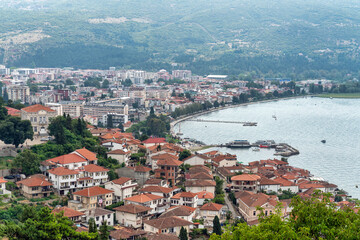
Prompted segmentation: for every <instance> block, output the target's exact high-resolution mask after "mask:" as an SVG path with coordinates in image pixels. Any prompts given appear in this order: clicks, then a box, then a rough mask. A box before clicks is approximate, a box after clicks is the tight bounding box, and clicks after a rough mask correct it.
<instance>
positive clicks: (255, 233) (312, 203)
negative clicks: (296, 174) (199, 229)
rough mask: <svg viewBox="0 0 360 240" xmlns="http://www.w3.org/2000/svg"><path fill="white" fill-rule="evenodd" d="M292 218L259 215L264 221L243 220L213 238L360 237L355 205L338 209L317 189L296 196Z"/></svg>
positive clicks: (278, 212) (216, 239) (277, 215)
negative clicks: (257, 222) (304, 194)
mask: <svg viewBox="0 0 360 240" xmlns="http://www.w3.org/2000/svg"><path fill="white" fill-rule="evenodd" d="M291 206H292V207H293V210H292V212H291V215H290V218H289V219H282V217H281V216H280V208H279V209H278V210H277V213H276V214H273V215H270V216H268V217H265V216H264V215H263V216H262V217H261V218H260V219H259V221H260V224H259V225H256V226H248V225H247V224H246V223H240V224H238V225H237V226H235V227H233V228H231V229H229V230H227V231H226V232H225V233H223V234H222V235H221V236H216V235H212V236H211V238H210V239H211V240H220V239H224V240H225V239H226V240H235V239H264V240H265V239H279V240H280V239H309V240H310V239H359V238H360V230H359V229H360V215H359V214H357V213H355V212H354V211H353V210H352V209H338V207H337V206H336V205H335V204H334V203H331V202H330V200H329V197H328V195H320V194H319V193H316V194H314V195H313V197H311V198H307V199H301V198H300V197H298V196H297V197H295V198H293V200H292V203H291Z"/></svg>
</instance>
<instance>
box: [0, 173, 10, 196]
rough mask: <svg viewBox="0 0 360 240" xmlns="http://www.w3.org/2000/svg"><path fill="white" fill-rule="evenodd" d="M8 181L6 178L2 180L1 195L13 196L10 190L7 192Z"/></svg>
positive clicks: (0, 181) (0, 185)
mask: <svg viewBox="0 0 360 240" xmlns="http://www.w3.org/2000/svg"><path fill="white" fill-rule="evenodd" d="M6 183H7V181H6V180H4V178H2V177H1V178H0V195H4V194H11V192H10V191H9V190H6Z"/></svg>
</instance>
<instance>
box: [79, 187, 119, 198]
mask: <svg viewBox="0 0 360 240" xmlns="http://www.w3.org/2000/svg"><path fill="white" fill-rule="evenodd" d="M113 192H114V191H112V190H108V189H105V188H102V187H98V186H95V187H90V188H85V189H83V190H80V191H77V192H74V193H73V195H80V196H84V197H94V196H98V195H104V194H109V193H113Z"/></svg>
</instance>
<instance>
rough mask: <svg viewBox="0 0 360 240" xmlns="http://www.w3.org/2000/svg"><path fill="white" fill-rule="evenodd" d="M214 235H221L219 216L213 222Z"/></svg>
mask: <svg viewBox="0 0 360 240" xmlns="http://www.w3.org/2000/svg"><path fill="white" fill-rule="evenodd" d="M213 233H215V234H217V235H221V225H220V220H219V217H218V216H215V217H214V220H213Z"/></svg>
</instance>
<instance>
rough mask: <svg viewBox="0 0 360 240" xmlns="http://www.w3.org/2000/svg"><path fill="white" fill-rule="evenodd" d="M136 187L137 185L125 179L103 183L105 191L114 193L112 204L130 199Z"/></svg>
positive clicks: (129, 179)
mask: <svg viewBox="0 0 360 240" xmlns="http://www.w3.org/2000/svg"><path fill="white" fill-rule="evenodd" d="M136 187H137V183H136V182H135V181H134V180H132V179H131V178H127V177H121V178H118V179H115V180H112V181H109V182H107V183H105V188H106V189H109V190H113V191H114V197H115V199H114V202H119V201H123V200H124V199H125V198H128V197H131V196H132V195H133V191H134V190H135V188H136Z"/></svg>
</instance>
